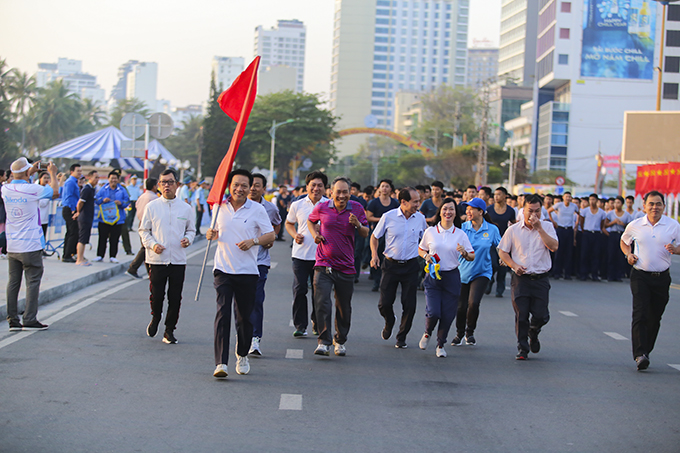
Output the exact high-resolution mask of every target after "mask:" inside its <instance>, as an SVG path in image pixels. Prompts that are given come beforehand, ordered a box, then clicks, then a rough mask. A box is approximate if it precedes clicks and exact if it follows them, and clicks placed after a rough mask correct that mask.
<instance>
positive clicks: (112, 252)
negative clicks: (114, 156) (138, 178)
mask: <svg viewBox="0 0 680 453" xmlns="http://www.w3.org/2000/svg"><path fill="white" fill-rule="evenodd" d="M119 181H120V175H119V174H118V172H117V171H115V170H113V171H111V172H110V173H109V182H108V184H105V185H104V187H102V188H101V189H99V192H97V195H95V197H94V201H95V205H96V208H95V209H96V213H97V219H98V220H99V224H98V225H97V229H98V230H99V244H98V245H97V258H95V259H94V260H92V261H103V260H104V255H106V242H107V241H108V242H109V261H111V262H112V263H118V262H119V261H118V260H117V259H116V255H117V254H118V240H119V239H120V233H121V229H122V227H123V224H124V223H125V208H127V206H128V205H129V204H130V197H129V196H128V193H127V190H125V188H124V187H123V186H121V185H120V184H118V182H119ZM111 203H113V204H111ZM114 204H115V207H114V206H113V205H114Z"/></svg>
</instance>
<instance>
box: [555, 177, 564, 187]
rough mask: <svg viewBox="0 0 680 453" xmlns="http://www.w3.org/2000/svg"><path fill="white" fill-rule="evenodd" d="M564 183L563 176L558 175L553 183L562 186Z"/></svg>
mask: <svg viewBox="0 0 680 453" xmlns="http://www.w3.org/2000/svg"><path fill="white" fill-rule="evenodd" d="M564 183H565V179H564V176H558V177H557V178H555V184H557V185H558V186H563V185H564Z"/></svg>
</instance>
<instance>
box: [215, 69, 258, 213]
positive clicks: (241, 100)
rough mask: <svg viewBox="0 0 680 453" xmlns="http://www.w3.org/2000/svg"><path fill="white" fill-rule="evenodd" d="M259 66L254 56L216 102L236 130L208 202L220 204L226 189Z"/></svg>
mask: <svg viewBox="0 0 680 453" xmlns="http://www.w3.org/2000/svg"><path fill="white" fill-rule="evenodd" d="M259 66H260V57H255V59H254V60H253V62H252V63H250V65H249V66H248V67H247V68H246V70H245V71H243V72H242V73H241V74H240V75H239V76H238V77H237V78H236V80H234V83H232V84H231V86H230V87H229V89H227V90H226V91H224V92H223V93H222V94H220V97H219V98H217V102H218V103H219V104H220V107H221V108H222V110H223V111H224V113H226V114H227V115H228V116H229V118H231V119H232V120H234V121H236V122H237V123H238V124H237V125H236V130H235V131H234V135H233V136H232V138H231V144H230V145H229V151H227V154H226V155H225V156H224V159H222V163H221V164H220V166H219V168H218V169H217V173H216V174H215V180H214V182H213V186H212V189H210V194H209V195H208V204H209V205H211V206H212V205H214V204H215V203H217V204H220V203H221V202H222V197H223V196H224V192H225V191H226V190H227V178H228V177H229V173H230V172H231V167H232V166H233V165H234V159H235V158H236V153H237V152H238V147H239V144H240V143H241V139H242V138H243V134H244V133H245V131H246V125H247V124H248V117H249V116H250V111H251V110H252V109H253V103H255V98H256V97H257V70H258V67H259Z"/></svg>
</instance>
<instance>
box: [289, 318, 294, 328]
mask: <svg viewBox="0 0 680 453" xmlns="http://www.w3.org/2000/svg"><path fill="white" fill-rule="evenodd" d="M288 325H289V326H290V327H295V324H293V320H292V319H291V320H290V322H289V323H288Z"/></svg>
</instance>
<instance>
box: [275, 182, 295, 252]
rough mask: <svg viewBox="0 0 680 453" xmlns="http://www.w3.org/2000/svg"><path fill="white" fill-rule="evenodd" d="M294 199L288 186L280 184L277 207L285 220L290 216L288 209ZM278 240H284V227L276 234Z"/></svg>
mask: <svg viewBox="0 0 680 453" xmlns="http://www.w3.org/2000/svg"><path fill="white" fill-rule="evenodd" d="M292 201H293V197H292V196H291V195H290V194H289V193H288V187H286V186H284V185H283V184H282V185H280V186H279V194H278V195H277V197H276V207H277V208H278V209H279V216H281V220H282V221H283V222H285V221H286V217H287V216H288V209H290V204H291V202H292ZM276 240H277V241H283V240H284V239H283V228H281V229H280V230H279V233H278V234H277V235H276Z"/></svg>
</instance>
